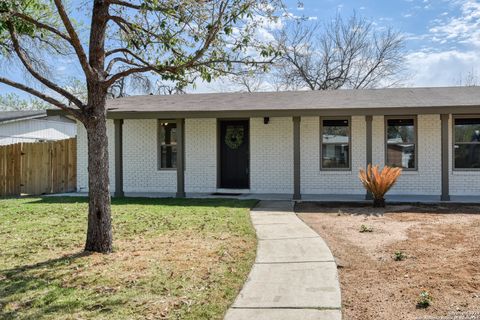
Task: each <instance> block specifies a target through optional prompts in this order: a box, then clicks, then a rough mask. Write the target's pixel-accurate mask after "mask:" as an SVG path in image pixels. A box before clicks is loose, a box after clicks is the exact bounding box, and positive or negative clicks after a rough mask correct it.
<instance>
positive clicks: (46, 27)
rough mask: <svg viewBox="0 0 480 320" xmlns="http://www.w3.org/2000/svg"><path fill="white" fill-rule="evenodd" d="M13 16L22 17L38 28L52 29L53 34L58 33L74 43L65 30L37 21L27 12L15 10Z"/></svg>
mask: <svg viewBox="0 0 480 320" xmlns="http://www.w3.org/2000/svg"><path fill="white" fill-rule="evenodd" d="M12 16H14V17H17V18H20V19H22V20H24V21H26V22H29V23H31V24H33V25H35V26H36V27H37V28H40V29H44V30H47V31H50V32H52V33H53V34H56V35H57V36H59V37H60V38H62V39H64V40H66V41H68V42H69V43H72V39H70V37H69V36H68V35H66V34H64V33H63V32H61V31H59V30H57V29H56V28H54V27H52V26H49V25H47V24H45V23H42V22H40V21H37V20H35V19H33V18H32V17H30V16H28V15H26V14H23V13H20V12H13V13H12Z"/></svg>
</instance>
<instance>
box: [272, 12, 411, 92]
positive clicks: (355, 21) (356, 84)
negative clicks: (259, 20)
mask: <svg viewBox="0 0 480 320" xmlns="http://www.w3.org/2000/svg"><path fill="white" fill-rule="evenodd" d="M276 40H277V43H278V46H279V49H280V50H281V52H282V56H281V58H280V61H279V63H278V64H277V66H276V68H275V71H276V72H277V74H278V75H279V76H280V78H281V79H283V80H282V81H283V83H284V84H285V85H286V86H287V87H290V88H292V87H293V88H296V87H307V88H309V89H310V90H330V89H339V88H352V89H361V88H370V87H376V86H389V83H397V81H398V79H396V78H395V76H397V75H398V74H399V72H400V70H401V68H402V61H403V55H402V49H403V38H402V37H401V36H400V35H399V34H398V33H395V32H392V31H391V30H388V31H387V32H385V33H382V34H380V33H377V32H376V31H375V30H374V29H373V27H372V24H371V23H370V22H368V21H367V20H365V19H362V18H358V17H357V16H356V15H355V14H354V15H353V16H352V17H351V18H350V19H349V20H348V21H344V20H343V19H342V18H341V17H340V16H337V17H336V18H335V19H334V20H333V21H332V23H331V24H328V25H326V26H320V25H318V24H315V25H313V26H312V25H311V22H308V21H294V22H293V23H290V24H289V25H288V26H287V27H286V28H284V29H283V30H281V31H280V32H278V33H277V34H276Z"/></svg>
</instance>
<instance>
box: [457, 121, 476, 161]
mask: <svg viewBox="0 0 480 320" xmlns="http://www.w3.org/2000/svg"><path fill="white" fill-rule="evenodd" d="M454 121H455V125H454V138H455V140H454V146H453V148H454V168H455V169H480V117H479V118H455V119H454Z"/></svg>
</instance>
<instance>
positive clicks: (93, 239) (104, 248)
mask: <svg viewBox="0 0 480 320" xmlns="http://www.w3.org/2000/svg"><path fill="white" fill-rule="evenodd" d="M99 96H101V94H99ZM94 100H96V103H95V105H93V106H92V108H91V110H93V112H92V113H93V115H92V116H90V117H89V118H88V119H87V120H86V123H85V128H86V129H87V138H88V194H89V203H88V205H89V206H88V230H87V241H86V244H85V250H86V251H93V252H101V253H109V252H111V251H112V221H111V209H110V191H109V177H108V171H109V170H108V138H107V122H106V111H105V100H106V99H105V96H104V98H103V99H102V98H101V97H98V96H97V98H96V99H94Z"/></svg>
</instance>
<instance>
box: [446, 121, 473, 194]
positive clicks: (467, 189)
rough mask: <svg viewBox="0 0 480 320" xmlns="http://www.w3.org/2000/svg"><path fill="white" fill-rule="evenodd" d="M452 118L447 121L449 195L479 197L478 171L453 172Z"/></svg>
mask: <svg viewBox="0 0 480 320" xmlns="http://www.w3.org/2000/svg"><path fill="white" fill-rule="evenodd" d="M452 120H453V119H452V117H451V116H450V119H449V128H450V130H449V134H448V146H449V148H448V160H449V175H450V195H454V196H479V195H480V171H462V170H453V144H452V143H453V140H452V138H453V137H452V132H453V131H452V129H451V128H452V125H453V121H452Z"/></svg>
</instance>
